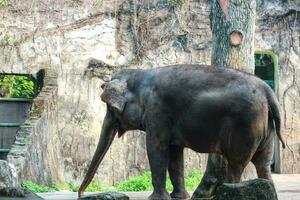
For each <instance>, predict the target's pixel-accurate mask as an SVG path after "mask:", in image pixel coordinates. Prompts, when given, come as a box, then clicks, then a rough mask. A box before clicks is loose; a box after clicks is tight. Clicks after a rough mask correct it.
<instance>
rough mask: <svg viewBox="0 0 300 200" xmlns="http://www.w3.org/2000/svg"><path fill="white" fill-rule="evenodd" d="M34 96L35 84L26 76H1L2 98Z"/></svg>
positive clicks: (0, 89)
mask: <svg viewBox="0 0 300 200" xmlns="http://www.w3.org/2000/svg"><path fill="white" fill-rule="evenodd" d="M33 95H34V82H33V81H32V80H30V79H29V78H28V77H26V76H16V75H0V97H17V98H18V97H25V98H30V97H32V96H33Z"/></svg>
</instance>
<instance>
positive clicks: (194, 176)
mask: <svg viewBox="0 0 300 200" xmlns="http://www.w3.org/2000/svg"><path fill="white" fill-rule="evenodd" d="M202 176H203V174H202V173H200V172H199V171H196V170H194V171H192V172H190V173H189V174H188V175H187V176H186V177H185V185H186V189H187V190H188V191H194V190H195V189H196V187H197V186H198V184H199V183H200V181H201V178H202ZM166 186H167V190H168V191H172V190H173V186H172V184H171V181H170V178H169V177H167V182H166ZM22 187H23V188H26V189H29V190H31V191H32V192H40V193H41V192H54V191H71V192H77V191H78V189H79V185H78V184H75V183H71V182H70V183H60V184H59V183H56V184H53V185H52V186H44V185H38V184H35V183H32V182H24V183H23V184H22ZM152 190H153V186H152V181H151V172H150V171H146V172H144V173H143V174H142V175H141V176H135V177H131V178H129V179H128V180H127V181H123V182H120V183H118V184H117V185H116V188H115V187H107V186H105V185H103V184H102V183H101V182H100V181H98V180H95V181H92V182H91V184H90V185H89V186H88V187H87V189H86V190H85V191H86V192H100V191H101V192H107V191H121V192H131V191H132V192H138V191H152Z"/></svg>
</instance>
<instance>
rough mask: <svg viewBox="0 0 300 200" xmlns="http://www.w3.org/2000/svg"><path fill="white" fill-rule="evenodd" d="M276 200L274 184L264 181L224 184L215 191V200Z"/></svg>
mask: <svg viewBox="0 0 300 200" xmlns="http://www.w3.org/2000/svg"><path fill="white" fill-rule="evenodd" d="M250 199H259V200H278V198H277V194H276V190H275V187H274V184H273V182H272V181H270V180H266V179H260V178H258V179H253V180H249V181H245V182H241V183H236V184H232V183H224V184H223V185H221V186H220V187H219V188H218V189H217V191H216V196H215V200H250Z"/></svg>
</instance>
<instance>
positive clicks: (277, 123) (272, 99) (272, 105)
mask: <svg viewBox="0 0 300 200" xmlns="http://www.w3.org/2000/svg"><path fill="white" fill-rule="evenodd" d="M266 93H267V99H268V104H269V117H270V119H271V121H272V123H273V127H274V128H275V131H276V134H277V136H278V138H279V140H280V142H281V143H282V148H285V141H284V139H283V137H282V134H281V117H280V106H279V103H278V101H277V98H276V96H275V93H274V92H273V91H272V89H271V88H270V87H269V86H267V87H266Z"/></svg>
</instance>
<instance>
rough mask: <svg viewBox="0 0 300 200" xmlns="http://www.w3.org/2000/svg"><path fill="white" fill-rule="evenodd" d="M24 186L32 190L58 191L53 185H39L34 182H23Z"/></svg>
mask: <svg viewBox="0 0 300 200" xmlns="http://www.w3.org/2000/svg"><path fill="white" fill-rule="evenodd" d="M22 187H23V188H26V189H28V190H31V191H32V192H55V191H57V190H56V189H55V188H53V187H48V186H44V185H38V184H36V183H32V182H23V183H22Z"/></svg>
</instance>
